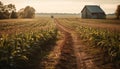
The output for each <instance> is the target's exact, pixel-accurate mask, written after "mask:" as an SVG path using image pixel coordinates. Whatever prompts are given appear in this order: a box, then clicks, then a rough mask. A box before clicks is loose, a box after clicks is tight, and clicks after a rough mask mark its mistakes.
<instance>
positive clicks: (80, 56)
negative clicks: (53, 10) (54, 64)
mask: <svg viewBox="0 0 120 69" xmlns="http://www.w3.org/2000/svg"><path fill="white" fill-rule="evenodd" d="M55 23H56V25H57V27H58V28H59V29H60V30H61V31H63V32H64V35H65V37H66V40H67V42H71V45H72V46H71V45H70V46H67V47H68V48H70V47H72V49H73V52H74V54H75V57H76V63H77V68H75V67H74V68H70V69H100V68H99V67H97V66H96V65H95V64H94V62H93V61H92V56H90V55H88V54H87V53H86V52H85V51H84V50H85V49H86V46H84V45H83V44H82V43H81V40H80V39H79V37H78V35H77V34H76V33H75V32H74V31H72V30H70V29H68V28H66V27H64V26H62V25H61V24H60V23H59V21H58V20H57V19H55ZM63 47H64V46H63ZM66 50H67V48H66ZM68 60H69V59H68ZM71 60H72V59H71ZM63 63H64V62H63ZM61 69H63V68H61ZM64 69H66V68H64ZM67 69H69V68H67Z"/></svg>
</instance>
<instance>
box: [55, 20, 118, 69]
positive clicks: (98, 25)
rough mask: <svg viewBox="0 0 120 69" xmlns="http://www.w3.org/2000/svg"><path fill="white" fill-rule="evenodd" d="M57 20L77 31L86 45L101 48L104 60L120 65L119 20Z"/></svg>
mask: <svg viewBox="0 0 120 69" xmlns="http://www.w3.org/2000/svg"><path fill="white" fill-rule="evenodd" d="M56 20H58V21H59V24H61V25H62V26H64V27H66V28H67V29H69V30H73V32H75V33H77V34H78V36H79V37H80V39H81V40H82V41H83V43H85V45H87V46H90V47H93V48H99V49H100V51H101V52H102V53H103V62H105V63H106V62H107V63H111V62H115V63H114V64H116V65H117V66H119V65H120V61H119V60H120V21H119V20H109V19H108V20H104V19H101V20H100V19H80V18H59V19H56ZM88 48H89V47H88ZM88 52H90V51H88ZM92 52H94V50H93V51H92ZM99 55H100V54H99ZM103 69H104V68H103ZM110 69H111V68H110ZM113 69H114V68H113Z"/></svg>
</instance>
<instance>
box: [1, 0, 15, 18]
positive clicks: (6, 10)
mask: <svg viewBox="0 0 120 69" xmlns="http://www.w3.org/2000/svg"><path fill="white" fill-rule="evenodd" d="M13 12H15V14H13ZM14 15H16V17H15V18H17V13H16V7H15V5H13V4H8V5H4V4H3V3H2V2H1V1H0V19H7V18H12V16H14Z"/></svg>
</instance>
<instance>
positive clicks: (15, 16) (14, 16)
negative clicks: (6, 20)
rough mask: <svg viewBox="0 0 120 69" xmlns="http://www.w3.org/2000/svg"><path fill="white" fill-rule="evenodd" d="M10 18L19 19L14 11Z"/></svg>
mask: <svg viewBox="0 0 120 69" xmlns="http://www.w3.org/2000/svg"><path fill="white" fill-rule="evenodd" d="M10 18H18V15H17V12H15V11H12V12H11V14H10Z"/></svg>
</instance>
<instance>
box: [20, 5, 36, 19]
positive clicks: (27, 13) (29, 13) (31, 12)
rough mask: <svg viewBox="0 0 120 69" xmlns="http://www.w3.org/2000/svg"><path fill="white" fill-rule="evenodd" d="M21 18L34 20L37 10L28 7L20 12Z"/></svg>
mask: <svg viewBox="0 0 120 69" xmlns="http://www.w3.org/2000/svg"><path fill="white" fill-rule="evenodd" d="M18 16H19V18H33V17H34V16H35V9H34V8H33V7H30V6H26V7H25V8H22V9H20V10H19V11H18Z"/></svg>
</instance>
